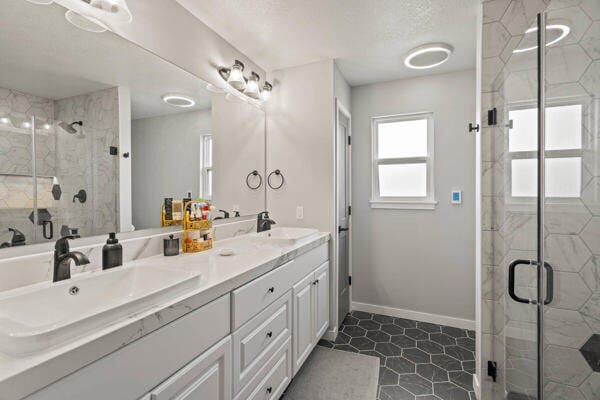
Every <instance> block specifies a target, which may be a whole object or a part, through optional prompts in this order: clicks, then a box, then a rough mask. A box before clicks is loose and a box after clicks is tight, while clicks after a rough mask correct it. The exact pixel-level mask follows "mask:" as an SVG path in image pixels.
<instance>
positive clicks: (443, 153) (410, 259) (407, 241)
mask: <svg viewBox="0 0 600 400" xmlns="http://www.w3.org/2000/svg"><path fill="white" fill-rule="evenodd" d="M474 93H475V72H474V71H473V70H470V71H461V72H455V73H449V74H443V75H433V76H428V77H423V78H415V79H409V80H399V81H394V82H385V83H378V84H373V85H365V86H359V87H354V88H352V136H353V140H352V156H353V163H352V208H353V228H354V229H353V232H352V244H353V251H352V257H353V258H352V260H353V280H352V284H353V286H352V287H353V301H356V302H362V303H369V304H374V305H381V306H387V307H394V308H400V309H405V310H411V311H418V312H424V313H430V314H438V315H444V316H450V317H456V318H464V319H469V320H474V319H475V265H474V261H475V257H474V254H475V160H474V158H473V154H475V136H474V135H472V134H469V133H467V125H468V123H469V122H472V121H473V118H474V117H475V96H474ZM420 111H432V112H433V113H434V118H435V120H434V121H435V122H434V124H435V125H434V126H435V134H434V135H435V146H434V148H435V150H434V151H435V166H434V171H435V195H436V199H437V200H438V201H439V204H438V206H437V209H436V210H434V211H421V210H383V209H371V208H370V206H369V200H370V196H371V128H370V123H371V118H372V117H376V116H382V115H393V114H403V113H412V112H420ZM452 189H461V190H462V191H463V204H462V205H460V206H456V205H452V204H450V191H451V190H452Z"/></svg>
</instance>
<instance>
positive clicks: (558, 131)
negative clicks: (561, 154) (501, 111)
mask: <svg viewBox="0 0 600 400" xmlns="http://www.w3.org/2000/svg"><path fill="white" fill-rule="evenodd" d="M581 111H582V110H581V104H575V105H569V106H556V107H547V108H546V150H567V149H580V148H581ZM508 118H509V119H510V120H512V121H513V128H512V129H510V131H509V139H508V151H535V150H537V108H528V109H523V110H512V111H509V113H508Z"/></svg>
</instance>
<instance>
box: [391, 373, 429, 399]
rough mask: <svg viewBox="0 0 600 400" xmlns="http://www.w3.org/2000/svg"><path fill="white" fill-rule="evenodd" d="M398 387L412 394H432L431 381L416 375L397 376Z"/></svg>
mask: <svg viewBox="0 0 600 400" xmlns="http://www.w3.org/2000/svg"><path fill="white" fill-rule="evenodd" d="M398 385H400V386H401V387H403V388H404V389H406V390H408V391H409V392H411V393H412V394H414V395H415V396H416V395H421V394H433V386H432V383H431V381H429V380H427V379H425V378H423V377H422V376H420V375H417V374H403V375H399V376H398Z"/></svg>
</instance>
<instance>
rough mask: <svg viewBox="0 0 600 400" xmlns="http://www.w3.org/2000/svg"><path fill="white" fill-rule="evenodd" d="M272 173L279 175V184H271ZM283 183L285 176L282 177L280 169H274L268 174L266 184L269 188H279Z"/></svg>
mask: <svg viewBox="0 0 600 400" xmlns="http://www.w3.org/2000/svg"><path fill="white" fill-rule="evenodd" d="M273 174H275V175H277V176H279V177H281V183H280V184H279V186H273V185H272V184H271V177H272V176H273ZM284 183H285V178H284V177H283V174H282V173H281V171H280V170H278V169H276V170H275V171H273V172H271V173H270V174H269V176H268V177H267V184H268V185H269V187H270V188H271V189H275V190H277V189H280V188H281V187H282V186H283V184H284Z"/></svg>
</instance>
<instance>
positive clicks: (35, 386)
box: [0, 233, 329, 400]
mask: <svg viewBox="0 0 600 400" xmlns="http://www.w3.org/2000/svg"><path fill="white" fill-rule="evenodd" d="M328 240H329V234H328V233H319V234H318V235H315V236H311V237H309V238H306V239H303V240H300V241H298V242H297V243H296V244H294V245H282V244H270V243H263V242H257V241H254V240H252V239H250V237H249V236H240V237H236V238H231V239H226V240H222V241H217V242H215V246H214V248H213V249H212V250H208V251H205V252H202V253H195V254H181V255H179V256H175V257H164V256H162V255H160V256H154V257H148V258H145V259H141V260H137V261H133V262H130V263H126V264H125V266H128V265H156V264H160V265H166V266H169V267H173V268H177V269H187V270H189V269H191V270H193V271H195V272H198V273H199V274H201V279H200V280H199V283H198V285H197V287H194V289H191V290H190V291H188V292H186V293H185V294H184V295H181V296H179V297H177V298H175V299H172V300H170V301H169V302H167V303H162V304H157V305H156V306H155V307H152V308H151V309H147V310H145V311H143V312H141V313H137V314H135V315H130V316H128V317H126V318H124V319H122V320H120V321H119V322H117V323H114V324H111V325H109V326H106V327H104V328H102V329H100V330H97V331H95V332H92V333H89V334H86V335H85V336H82V337H79V338H77V339H76V340H73V341H71V342H69V343H66V344H63V345H60V346H59V347H55V348H52V349H48V350H47V351H44V352H41V353H36V354H34V355H29V356H23V357H13V356H9V355H5V354H2V353H0V400H8V399H11V400H12V399H19V398H22V397H25V396H27V395H29V394H31V393H33V392H35V391H37V390H39V389H41V388H43V387H45V386H47V385H49V384H51V383H53V382H55V381H57V380H59V379H60V378H62V377H64V376H66V375H68V374H70V373H72V372H75V371H77V370H79V369H81V368H82V367H84V366H86V365H88V364H90V363H92V362H94V361H96V360H98V359H100V358H101V357H103V356H105V355H107V354H110V353H112V352H113V351H115V350H118V349H119V348H121V347H123V346H126V345H127V344H129V343H131V342H133V341H135V340H137V339H139V338H141V337H143V336H145V335H147V334H148V333H150V332H152V331H154V330H156V329H158V328H160V327H162V326H164V325H166V324H168V323H170V322H171V321H173V320H175V319H177V318H179V317H181V316H183V315H185V314H187V313H189V312H190V311H193V310H195V309H197V308H199V307H201V306H202V305H204V304H207V303H209V302H211V301H212V300H215V299H217V298H218V297H220V296H222V295H224V294H226V293H228V292H230V291H232V290H233V289H235V288H237V287H240V286H242V285H244V284H246V283H248V282H249V281H251V280H253V279H255V278H257V277H259V276H261V275H263V274H265V273H266V272H269V271H271V270H273V269H275V268H277V267H278V266H280V265H282V264H284V263H285V262H287V261H288V260H290V259H292V258H295V257H297V256H298V255H300V254H302V253H305V252H307V251H309V250H311V249H313V248H315V247H318V246H319V245H321V244H323V243H325V242H327V241H328ZM223 248H229V249H233V250H234V252H235V254H234V255H231V256H221V255H219V250H220V249H223ZM96 273H102V272H101V271H99V272H96Z"/></svg>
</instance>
